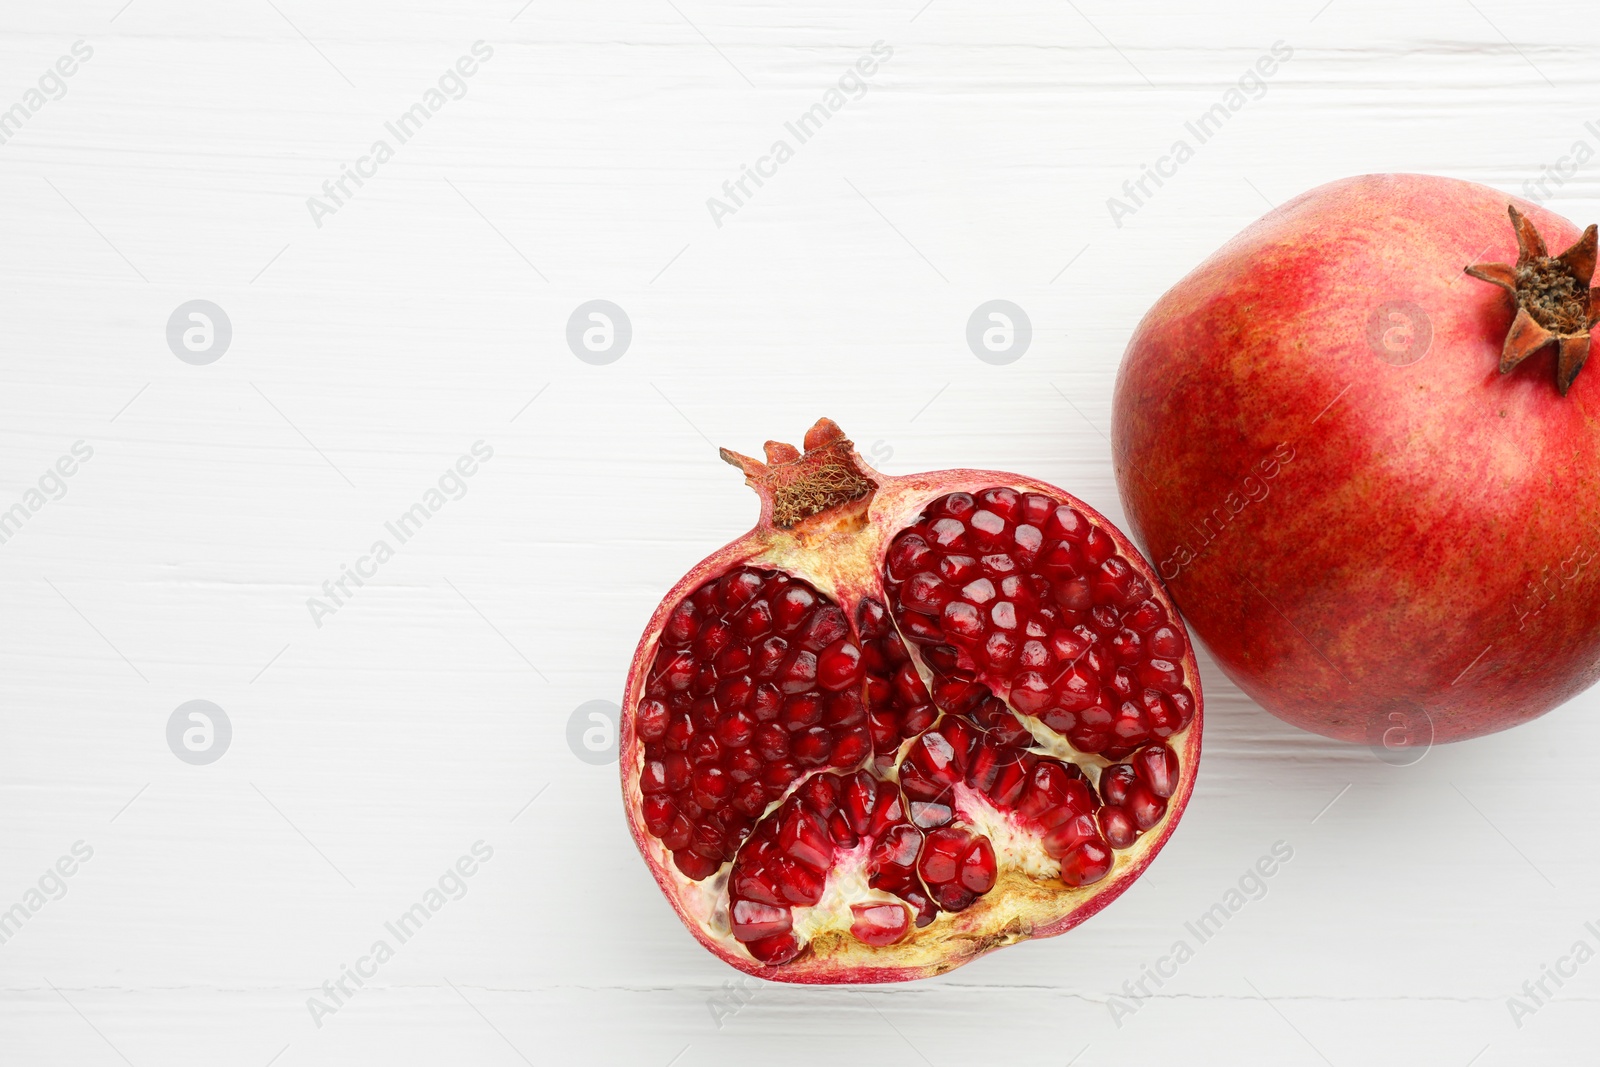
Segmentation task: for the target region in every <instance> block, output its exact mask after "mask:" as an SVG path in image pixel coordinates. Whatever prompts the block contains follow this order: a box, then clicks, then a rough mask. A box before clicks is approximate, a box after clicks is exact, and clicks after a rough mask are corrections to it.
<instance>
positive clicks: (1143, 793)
mask: <svg viewBox="0 0 1600 1067" xmlns="http://www.w3.org/2000/svg"><path fill="white" fill-rule="evenodd" d="M1166 813H1167V802H1166V801H1165V800H1163V799H1162V798H1161V797H1158V796H1156V795H1155V794H1154V793H1153V792H1151V791H1150V787H1149V786H1147V785H1145V784H1144V783H1143V782H1140V783H1139V784H1137V785H1135V786H1134V787H1133V788H1132V789H1130V790H1128V814H1130V815H1132V816H1133V821H1134V823H1135V824H1136V825H1137V826H1138V827H1139V829H1141V830H1148V829H1150V828H1151V827H1152V826H1154V825H1155V824H1156V823H1158V822H1160V821H1161V816H1163V815H1165V814H1166Z"/></svg>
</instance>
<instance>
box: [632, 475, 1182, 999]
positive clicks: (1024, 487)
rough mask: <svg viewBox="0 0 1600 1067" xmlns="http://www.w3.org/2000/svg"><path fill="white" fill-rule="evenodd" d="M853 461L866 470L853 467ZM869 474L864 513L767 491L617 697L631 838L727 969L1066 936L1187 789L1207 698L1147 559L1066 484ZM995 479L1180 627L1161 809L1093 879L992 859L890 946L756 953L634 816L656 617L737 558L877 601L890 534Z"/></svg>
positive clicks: (814, 968) (880, 961) (721, 901)
mask: <svg viewBox="0 0 1600 1067" xmlns="http://www.w3.org/2000/svg"><path fill="white" fill-rule="evenodd" d="M862 467H863V469H866V468H865V465H864V464H862ZM871 477H872V478H873V480H874V481H875V482H877V490H876V492H875V494H874V495H873V497H872V499H871V502H870V504H869V506H868V508H867V510H866V514H865V518H864V520H863V518H862V517H861V516H860V515H859V514H854V513H846V514H843V515H840V516H838V517H832V516H829V515H819V516H816V517H815V519H814V520H813V521H811V522H808V523H806V524H802V525H801V526H798V527H796V528H794V529H790V530H782V529H776V528H774V527H773V525H772V524H771V504H770V500H769V499H768V498H767V497H765V496H763V509H762V516H761V520H760V521H759V522H758V523H757V525H756V526H755V528H754V529H752V530H751V531H750V532H749V533H747V534H745V535H744V536H743V537H740V538H737V539H735V540H733V541H731V542H729V543H728V544H727V545H725V546H723V547H722V548H721V549H719V550H718V551H716V552H714V553H712V554H711V555H710V556H708V557H707V558H706V559H705V560H703V561H702V562H700V563H699V564H697V565H696V566H695V567H694V568H693V569H691V570H690V571H689V573H688V574H686V575H684V577H683V578H682V579H681V580H680V581H679V582H678V583H677V584H676V585H675V586H674V587H673V588H672V590H671V591H670V592H669V593H667V595H666V596H664V597H663V598H662V600H661V602H660V604H659V605H658V607H657V608H656V610H655V612H654V613H653V614H652V616H651V618H650V621H649V624H648V625H647V626H646V628H645V632H644V635H643V637H642V638H641V639H640V641H639V645H638V648H637V650H636V651H635V653H634V657H633V662H632V665H631V667H630V669H629V673H628V679H627V683H626V687H625V690H624V695H623V703H622V716H621V728H620V737H619V760H618V764H619V769H620V774H621V779H622V791H623V798H624V807H625V809H626V812H627V816H628V826H629V831H630V832H631V833H632V835H633V839H634V843H635V845H637V846H638V848H639V851H640V854H641V855H642V856H643V857H644V859H645V862H646V865H647V866H648V867H649V869H650V872H651V874H652V876H653V877H654V878H655V880H656V884H657V885H658V886H659V887H660V889H661V892H662V894H663V895H664V896H665V897H666V898H667V900H668V901H669V902H670V903H671V905H672V907H673V910H674V911H676V912H677V914H678V917H679V919H680V920H682V922H683V924H684V926H685V927H687V928H688V930H689V932H690V933H691V934H692V935H694V937H695V939H696V940H698V941H699V942H700V943H701V944H702V945H704V946H705V947H706V949H707V950H709V951H710V952H712V953H713V954H714V955H716V956H718V957H719V958H720V959H722V960H723V961H724V962H726V963H727V964H729V965H730V966H732V967H735V968H737V969H738V970H740V971H744V972H745V973H747V974H751V975H754V976H756V977H759V978H765V979H768V980H771V981H781V982H794V983H801V984H813V985H817V984H870V983H884V982H902V981H908V980H912V979H917V978H926V977H930V976H933V975H938V974H944V973H947V972H949V971H952V970H954V969H955V968H957V967H960V966H961V965H963V964H965V963H969V962H971V961H972V960H974V959H977V958H978V957H979V956H982V955H985V954H987V953H989V952H991V951H993V950H995V949H997V948H1001V947H1004V946H1006V945H1011V944H1015V943H1017V942H1020V941H1025V940H1028V939H1030V938H1041V937H1054V936H1056V935H1058V934H1062V933H1065V932H1067V931H1068V930H1071V929H1072V928H1073V927H1075V926H1077V925H1078V924H1080V923H1082V922H1084V921H1085V920H1087V919H1089V918H1090V917H1092V916H1094V915H1095V914H1097V913H1098V912H1100V911H1101V910H1102V909H1103V908H1105V907H1106V906H1107V905H1109V904H1110V903H1111V902H1112V901H1114V900H1116V898H1117V897H1119V896H1121V895H1122V893H1123V892H1125V891H1126V890H1127V888H1128V887H1129V886H1131V885H1132V884H1133V883H1134V882H1135V881H1136V880H1137V879H1138V878H1139V876H1140V875H1141V874H1142V873H1143V872H1144V870H1145V869H1146V868H1147V867H1148V866H1149V865H1150V863H1151V862H1152V861H1153V860H1154V859H1155V857H1156V856H1157V855H1158V854H1159V853H1160V851H1161V849H1162V848H1163V847H1164V846H1165V844H1166V842H1167V840H1168V839H1169V838H1170V837H1171V836H1172V833H1173V832H1174V831H1175V830H1176V828H1177V826H1178V823H1179V821H1180V820H1181V818H1182V816H1183V813H1184V811H1185V809H1186V808H1187V806H1188V803H1189V798H1190V796H1191V795H1192V794H1193V791H1194V782H1195V770H1196V768H1197V767H1198V764H1199V758H1200V745H1201V733H1202V727H1203V721H1204V705H1205V700H1204V695H1203V693H1202V690H1201V681H1200V672H1199V667H1198V664H1197V663H1196V661H1195V654H1194V645H1193V641H1192V640H1191V639H1190V638H1189V634H1188V631H1187V628H1186V627H1185V626H1184V624H1183V620H1182V618H1181V616H1180V615H1179V613H1178V611H1177V608H1176V606H1175V605H1174V604H1173V603H1172V601H1171V599H1170V598H1169V597H1168V596H1167V594H1166V590H1165V587H1164V586H1163V585H1162V583H1161V580H1160V578H1159V577H1158V576H1157V574H1156V572H1155V570H1154V568H1152V567H1151V566H1150V564H1149V562H1148V561H1147V560H1146V559H1145V558H1144V556H1143V554H1142V553H1141V552H1140V551H1139V549H1138V547H1137V546H1136V545H1135V544H1134V543H1133V542H1132V541H1131V540H1130V539H1129V538H1127V537H1126V536H1125V535H1123V533H1122V532H1121V531H1120V530H1118V529H1117V527H1116V526H1115V525H1113V524H1112V523H1111V521H1110V520H1109V519H1107V518H1106V517H1105V516H1104V515H1102V514H1101V513H1100V512H1098V511H1097V510H1095V509H1094V508H1092V507H1090V506H1089V505H1087V504H1085V503H1084V502H1083V501H1081V500H1080V499H1078V498H1077V497H1075V496H1074V495H1072V494H1071V493H1068V492H1066V491H1065V490H1063V489H1061V488H1059V487H1057V486H1054V485H1051V484H1049V483H1046V482H1039V481H1034V480H1031V479H1026V478H1019V477H1018V476H1017V475H1015V474H1011V473H1007V472H1003V471H987V470H946V471H932V472H927V473H922V474H913V475H906V476H903V477H890V476H886V475H883V474H879V473H877V472H872V473H871ZM992 486H1006V487H1009V488H1012V489H1015V490H1017V491H1018V492H1036V493H1041V494H1044V495H1046V496H1050V497H1053V498H1055V499H1056V500H1058V501H1060V502H1061V503H1064V504H1068V505H1070V506H1072V507H1074V508H1076V509H1078V510H1079V511H1080V512H1081V513H1082V514H1083V515H1084V517H1085V518H1087V519H1088V520H1089V521H1090V522H1091V523H1092V524H1093V525H1095V526H1097V527H1098V528H1100V529H1101V530H1102V531H1104V532H1105V533H1106V534H1107V535H1108V536H1109V537H1110V538H1111V539H1112V541H1113V543H1114V545H1115V547H1116V551H1117V553H1118V554H1119V555H1120V556H1121V557H1122V558H1123V559H1125V560H1126V561H1127V562H1128V563H1129V564H1130V565H1131V566H1133V567H1134V568H1135V570H1137V572H1138V573H1139V574H1140V575H1141V576H1142V577H1143V578H1144V579H1145V580H1146V581H1147V582H1148V583H1149V585H1150V588H1151V590H1152V596H1154V597H1155V598H1156V599H1157V600H1159V602H1160V603H1161V604H1162V606H1163V607H1164V608H1165V609H1166V610H1167V613H1168V615H1169V618H1170V619H1171V620H1172V624H1173V625H1176V626H1178V627H1179V628H1180V631H1181V632H1182V633H1183V636H1184V639H1185V652H1184V655H1183V657H1182V660H1181V667H1182V671H1183V677H1184V682H1185V684H1186V685H1188V687H1189V688H1190V690H1191V691H1192V692H1193V694H1194V703H1195V712H1194V718H1193V721H1192V722H1191V723H1190V724H1189V725H1188V726H1187V727H1186V728H1185V729H1184V730H1182V731H1180V732H1178V733H1175V734H1173V735H1172V736H1171V737H1170V738H1168V739H1167V741H1166V744H1167V745H1168V747H1170V748H1171V749H1172V750H1173V751H1174V752H1175V753H1176V754H1177V756H1178V763H1179V773H1180V777H1179V782H1178V787H1177V789H1176V790H1175V791H1174V793H1173V795H1172V796H1171V797H1170V798H1169V799H1168V801H1167V812H1166V815H1165V816H1164V817H1163V818H1162V820H1161V822H1160V823H1158V824H1157V825H1156V826H1155V827H1153V828H1151V829H1150V830H1149V831H1147V832H1146V833H1144V834H1143V835H1142V836H1141V837H1140V838H1139V839H1138V840H1137V841H1136V842H1134V844H1133V845H1132V847H1130V848H1128V849H1125V850H1118V851H1117V852H1116V853H1115V856H1116V862H1115V866H1114V867H1113V868H1112V871H1111V873H1110V874H1109V875H1107V876H1106V877H1105V878H1104V879H1103V880H1101V881H1099V882H1096V883H1094V884H1093V885H1090V886H1087V887H1084V888H1071V887H1066V886H1064V885H1049V884H1046V883H1041V882H1039V881H1036V880H1034V879H1032V878H1029V877H1027V876H1026V875H1024V874H1022V873H1021V872H1020V871H1019V870H1016V869H1012V868H1002V869H1001V870H1000V872H999V877H998V880H997V882H996V884H995V886H994V888H993V889H992V890H990V891H989V892H988V893H986V894H984V895H983V896H982V897H980V898H979V899H978V900H977V901H976V902H975V903H973V904H972V905H971V906H970V907H968V908H966V909H965V910H963V911H961V912H958V913H954V914H950V913H943V912H941V913H940V915H939V917H938V918H937V919H935V920H934V922H933V923H931V924H930V925H928V926H926V927H924V928H921V929H917V930H913V931H912V932H911V933H910V934H909V935H908V936H907V937H906V938H905V939H903V940H902V941H900V942H898V943H896V944H893V945H888V946H883V947H871V946H868V945H864V944H862V943H861V942H859V941H857V940H855V939H854V938H852V937H850V936H849V935H848V934H846V933H843V932H837V933H836V932H834V931H828V932H825V933H823V934H821V935H819V936H817V937H815V938H813V939H812V940H811V941H810V943H809V945H808V947H807V950H806V951H804V952H802V953H801V955H800V956H798V957H797V958H795V959H793V960H792V961H790V962H788V963H784V964H778V965H768V964H764V963H762V962H760V961H758V960H756V959H754V958H753V957H752V956H751V955H750V954H749V952H748V951H746V949H745V948H744V946H743V945H742V944H740V943H739V942H738V941H737V940H736V939H735V938H734V937H733V936H732V933H731V932H730V930H729V928H728V919H727V907H728V901H727V892H726V889H727V885H726V883H727V874H728V866H727V865H725V866H724V867H723V869H722V870H721V871H719V872H718V873H717V874H714V875H712V876H711V877H709V878H706V879H704V880H703V881H698V882H697V881H694V880H691V879H689V878H687V877H686V876H684V875H683V874H682V873H681V872H679V871H678V870H677V868H676V867H675V866H674V865H673V862H672V857H671V854H670V852H669V851H668V850H667V849H666V848H665V847H664V846H663V845H662V843H661V842H660V841H659V840H658V839H656V838H655V837H653V836H652V835H651V834H650V833H649V832H648V830H647V829H646V828H645V825H644V820H643V816H642V814H641V804H642V800H643V794H642V793H641V791H640V788H639V779H640V772H641V770H642V767H643V762H644V746H643V743H642V741H641V740H640V738H639V737H638V736H637V734H636V732H635V728H634V726H635V724H634V715H635V711H636V709H637V707H638V704H639V701H640V699H641V698H642V696H643V693H644V687H645V683H646V678H647V675H648V674H649V671H650V667H651V664H652V662H653V661H654V658H655V654H656V651H657V648H658V647H659V643H660V636H661V632H662V629H663V627H664V626H665V625H666V622H667V618H668V616H669V615H670V613H671V611H672V609H673V608H674V607H675V606H676V605H677V604H678V603H679V602H680V601H682V600H683V599H684V598H685V597H687V596H689V595H690V594H692V593H693V592H694V591H695V590H696V589H698V588H699V587H700V586H702V585H704V584H705V583H707V582H709V581H712V580H714V579H716V578H718V577H720V576H721V575H723V574H725V573H727V572H728V571H729V570H731V569H733V568H735V567H738V566H741V565H747V566H752V567H763V568H772V569H776V570H781V571H784V572H787V573H790V574H794V575H797V576H801V577H804V578H805V579H806V580H807V581H809V582H811V583H812V584H813V585H814V586H815V587H816V588H817V589H818V590H819V591H821V592H822V593H824V594H826V595H827V596H829V597H831V598H833V599H834V600H835V601H837V602H840V603H849V604H854V603H856V602H858V601H859V600H860V599H861V598H862V597H863V596H873V597H876V598H878V599H879V600H883V599H884V597H885V594H884V591H883V587H882V570H883V561H884V556H885V554H886V552H887V549H888V546H889V543H890V541H891V539H892V538H893V537H894V535H895V533H897V532H898V531H899V530H901V529H903V528H905V527H907V526H909V525H911V524H912V523H913V522H914V521H915V520H916V518H917V517H918V515H920V514H921V512H922V510H923V509H924V508H925V507H926V506H927V505H928V504H929V503H930V502H931V501H933V500H934V499H936V498H938V497H941V496H944V495H946V494H949V493H953V492H979V491H981V490H983V489H986V488H989V487H992Z"/></svg>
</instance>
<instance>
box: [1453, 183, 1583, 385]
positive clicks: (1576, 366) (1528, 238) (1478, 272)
mask: <svg viewBox="0 0 1600 1067" xmlns="http://www.w3.org/2000/svg"><path fill="white" fill-rule="evenodd" d="M1508 210H1509V211H1510V212H1511V226H1512V229H1514V230H1515V231H1516V233H1517V261H1516V263H1514V264H1512V263H1478V264H1474V265H1473V266H1470V267H1468V268H1466V270H1467V273H1468V274H1470V275H1472V276H1473V277H1474V278H1477V279H1480V280H1481V281H1486V282H1489V283H1490V284H1491V285H1498V286H1499V287H1500V288H1502V289H1504V290H1505V291H1506V292H1508V293H1510V294H1511V296H1512V298H1513V299H1515V300H1516V302H1517V317H1516V319H1515V320H1513V322H1512V323H1511V330H1510V332H1508V333H1507V334H1506V343H1505V347H1504V348H1503V349H1502V350H1501V352H1500V373H1501V374H1506V373H1508V372H1510V371H1511V370H1512V368H1514V367H1516V366H1517V365H1518V364H1519V363H1521V362H1522V361H1523V360H1525V359H1527V358H1528V357H1529V356H1531V355H1533V354H1534V353H1535V352H1538V351H1540V350H1541V349H1543V348H1544V347H1545V346H1547V345H1550V344H1554V345H1556V346H1557V351H1558V356H1557V364H1556V388H1557V389H1560V390H1561V395H1562V396H1566V395H1567V390H1568V389H1570V388H1572V382H1573V380H1574V379H1575V378H1577V376H1578V372H1579V371H1580V370H1582V369H1583V364H1584V362H1585V361H1586V360H1587V359H1588V358H1589V347H1590V333H1591V331H1592V330H1593V329H1594V327H1595V324H1596V323H1597V322H1600V289H1591V288H1590V283H1591V282H1592V281H1593V280H1594V267H1595V248H1596V243H1597V234H1600V230H1597V228H1596V227H1595V226H1592V225H1591V226H1590V227H1589V228H1588V229H1587V230H1584V231H1583V236H1582V237H1580V238H1578V241H1577V243H1576V244H1574V245H1573V246H1572V247H1571V248H1569V249H1567V250H1566V251H1565V252H1563V253H1561V254H1560V255H1559V256H1552V255H1551V254H1550V253H1549V250H1548V249H1546V248H1545V244H1544V238H1543V237H1541V236H1539V230H1538V228H1537V227H1535V226H1534V224H1533V222H1532V221H1531V220H1530V219H1529V218H1528V217H1527V216H1526V215H1524V214H1523V213H1522V212H1520V211H1518V210H1517V206H1516V205H1515V204H1511V205H1509V206H1508Z"/></svg>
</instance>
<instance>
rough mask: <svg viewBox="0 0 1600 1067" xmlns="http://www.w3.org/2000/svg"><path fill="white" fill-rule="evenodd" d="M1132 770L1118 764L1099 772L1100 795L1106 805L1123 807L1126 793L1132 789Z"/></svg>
mask: <svg viewBox="0 0 1600 1067" xmlns="http://www.w3.org/2000/svg"><path fill="white" fill-rule="evenodd" d="M1133 784H1134V773H1133V768H1132V767H1130V766H1128V765H1127V764H1126V763H1118V764H1116V765H1114V766H1111V767H1107V768H1106V769H1105V770H1104V771H1102V772H1100V795H1101V796H1103V797H1105V799H1106V803H1107V804H1116V805H1119V806H1120V805H1123V804H1126V803H1127V802H1128V791H1129V790H1130V789H1132V788H1133Z"/></svg>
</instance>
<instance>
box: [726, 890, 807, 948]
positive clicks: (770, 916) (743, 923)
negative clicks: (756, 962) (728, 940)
mask: <svg viewBox="0 0 1600 1067" xmlns="http://www.w3.org/2000/svg"><path fill="white" fill-rule="evenodd" d="M728 918H729V925H731V926H732V927H733V936H734V937H737V938H738V939H739V940H741V941H755V940H758V939H760V938H763V937H771V936H773V935H774V934H786V933H788V932H789V929H790V927H791V926H793V916H792V914H791V913H790V911H789V909H788V908H779V907H774V906H773V905H771V904H761V903H758V902H756V901H754V900H738V901H735V902H734V905H733V907H732V908H731V909H729V914H728Z"/></svg>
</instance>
